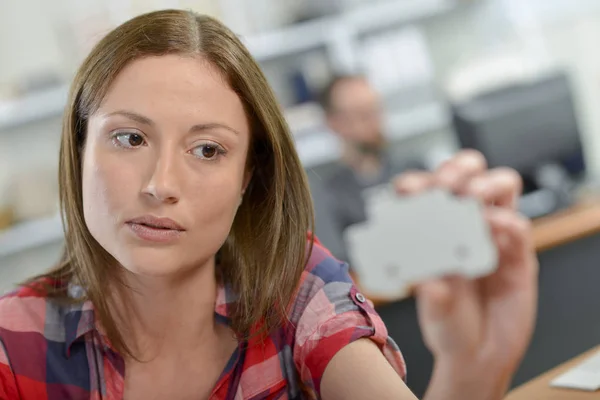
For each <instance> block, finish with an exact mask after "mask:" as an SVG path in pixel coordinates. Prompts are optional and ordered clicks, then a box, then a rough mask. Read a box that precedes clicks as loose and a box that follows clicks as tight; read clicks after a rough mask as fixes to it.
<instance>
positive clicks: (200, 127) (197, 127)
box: [190, 122, 240, 135]
mask: <svg viewBox="0 0 600 400" xmlns="http://www.w3.org/2000/svg"><path fill="white" fill-rule="evenodd" d="M219 128H221V129H225V130H228V131H230V132H233V133H235V134H236V135H239V134H240V133H239V132H238V131H236V130H235V129H233V128H232V127H230V126H228V125H225V124H220V123H218V122H209V123H206V124H196V125H194V126H192V127H191V128H190V133H191V132H202V131H207V130H211V129H219Z"/></svg>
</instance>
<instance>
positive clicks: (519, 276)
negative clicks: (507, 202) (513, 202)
mask: <svg viewBox="0 0 600 400" xmlns="http://www.w3.org/2000/svg"><path fill="white" fill-rule="evenodd" d="M486 218H487V220H488V222H489V225H490V228H491V232H492V236H493V238H494V241H495V243H496V246H497V248H498V260H499V263H498V271H497V273H500V274H504V275H505V276H506V277H507V278H509V279H510V280H511V281H512V280H513V279H514V280H517V281H519V280H522V281H523V283H527V282H529V279H530V278H532V277H534V276H537V258H536V253H535V246H534V242H533V235H532V228H531V221H529V219H527V218H525V217H523V216H521V215H519V214H517V213H515V212H514V211H511V210H508V209H505V208H497V207H494V208H489V209H488V210H486Z"/></svg>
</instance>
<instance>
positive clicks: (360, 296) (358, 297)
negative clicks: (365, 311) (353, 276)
mask: <svg viewBox="0 0 600 400" xmlns="http://www.w3.org/2000/svg"><path fill="white" fill-rule="evenodd" d="M354 297H356V300H357V301H358V302H359V303H364V302H365V301H367V299H366V298H365V296H363V295H362V293H356V295H355V296H354Z"/></svg>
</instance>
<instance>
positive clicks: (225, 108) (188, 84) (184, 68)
mask: <svg viewBox="0 0 600 400" xmlns="http://www.w3.org/2000/svg"><path fill="white" fill-rule="evenodd" d="M119 110H126V111H133V112H136V113H139V114H142V115H147V114H151V115H152V116H153V118H161V117H163V118H173V117H180V118H193V119H201V120H202V121H197V122H194V123H198V122H206V121H204V120H205V119H207V118H210V119H211V120H219V121H221V122H229V123H231V124H234V125H235V126H233V128H234V129H236V130H239V131H247V130H248V126H247V125H248V124H247V122H246V115H245V112H244V107H243V104H242V101H241V100H240V98H239V96H238V95H237V93H236V92H235V91H234V90H233V89H232V88H231V87H230V86H229V85H228V84H227V82H226V80H225V78H224V77H223V75H222V74H221V72H220V71H219V70H218V69H217V68H216V67H215V66H214V65H212V64H211V63H210V62H208V61H207V60H205V59H203V58H200V57H187V56H180V55H166V56H160V57H146V58H141V59H138V60H135V61H133V62H131V63H130V64H128V65H127V66H126V67H125V68H124V69H123V70H122V71H121V72H120V73H119V74H118V75H117V76H116V78H115V80H114V81H113V82H112V84H111V85H110V87H109V89H108V92H107V93H106V95H105V97H104V99H103V101H102V103H101V105H100V109H99V110H98V114H107V113H112V112H115V111H119Z"/></svg>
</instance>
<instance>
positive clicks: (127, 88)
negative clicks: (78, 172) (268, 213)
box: [83, 55, 250, 276]
mask: <svg viewBox="0 0 600 400" xmlns="http://www.w3.org/2000/svg"><path fill="white" fill-rule="evenodd" d="M249 141H250V131H249V125H248V122H247V119H246V115H245V113H244V108H243V105H242V102H241V101H240V99H239V98H238V96H237V95H236V93H235V92H234V91H233V90H232V89H230V88H229V87H228V85H227V84H226V83H225V81H224V80H223V78H222V77H221V75H220V73H219V71H218V70H217V69H216V68H215V67H213V66H212V65H211V64H209V63H208V62H206V61H204V60H202V59H199V58H192V57H181V56H175V55H168V56H161V57H151V58H144V59H139V60H136V61H134V62H132V63H131V64H129V65H128V66H127V67H126V68H125V69H124V70H123V71H122V72H121V73H120V74H119V75H118V76H117V78H116V80H115V81H114V82H113V84H112V86H111V87H110V89H109V91H108V93H107V95H106V97H105V98H104V101H103V102H102V104H101V106H100V108H99V109H98V110H97V112H95V113H94V114H93V115H92V116H91V117H90V119H89V123H88V127H87V142H86V145H85V150H84V157H83V204H84V216H85V222H86V224H87V227H88V229H89V231H90V232H91V234H92V236H93V237H94V238H95V239H96V240H97V241H98V243H100V245H101V246H102V247H104V248H105V249H106V250H107V251H108V252H109V253H110V254H111V255H112V256H113V257H114V258H115V259H116V260H117V261H118V262H119V263H120V264H121V265H122V266H123V267H124V268H126V269H127V270H129V271H131V272H133V273H135V274H139V275H147V276H170V275H174V274H177V273H180V272H184V271H189V270H190V269H191V268H195V267H199V266H202V265H204V264H205V263H206V262H207V261H209V260H211V259H212V257H213V256H214V255H215V253H216V252H217V250H218V249H219V248H220V247H221V245H222V244H223V242H224V241H225V239H226V237H227V235H228V234H229V231H230V228H231V225H232V222H233V219H234V217H235V214H236V211H237V209H238V206H239V204H240V201H241V196H242V193H243V190H244V188H245V186H246V184H247V182H248V180H249V174H248V173H247V171H246V168H245V166H246V155H247V151H248V146H249Z"/></svg>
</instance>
